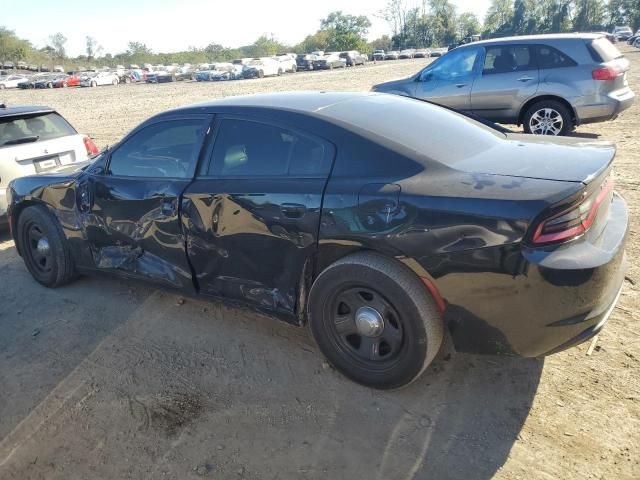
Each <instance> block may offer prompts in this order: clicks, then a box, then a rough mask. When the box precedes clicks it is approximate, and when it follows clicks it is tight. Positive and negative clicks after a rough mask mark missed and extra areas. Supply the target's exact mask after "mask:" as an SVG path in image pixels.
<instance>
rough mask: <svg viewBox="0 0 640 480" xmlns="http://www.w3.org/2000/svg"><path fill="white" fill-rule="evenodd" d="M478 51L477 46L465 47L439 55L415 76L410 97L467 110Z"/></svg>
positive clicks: (469, 105) (469, 107)
mask: <svg viewBox="0 0 640 480" xmlns="http://www.w3.org/2000/svg"><path fill="white" fill-rule="evenodd" d="M479 52H480V49H479V48H477V47H465V48H460V49H458V50H452V51H451V52H449V53H447V54H446V55H444V56H442V57H441V58H440V59H438V60H437V61H436V62H434V63H432V64H431V65H429V66H428V67H427V68H425V69H424V70H423V71H422V72H421V73H420V75H418V77H417V79H416V83H417V85H416V90H415V95H414V96H416V97H418V98H423V99H426V100H430V101H432V102H434V103H438V104H440V105H444V106H446V107H451V108H455V109H457V110H461V111H465V112H469V111H471V87H472V86H473V82H474V79H475V77H476V72H477V69H478V57H479Z"/></svg>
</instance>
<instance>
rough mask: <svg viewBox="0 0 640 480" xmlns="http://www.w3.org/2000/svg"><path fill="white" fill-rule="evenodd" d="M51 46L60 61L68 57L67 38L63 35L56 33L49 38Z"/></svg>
mask: <svg viewBox="0 0 640 480" xmlns="http://www.w3.org/2000/svg"><path fill="white" fill-rule="evenodd" d="M49 44H50V46H51V47H52V48H53V50H54V52H55V53H54V56H55V58H57V59H58V60H64V59H65V58H66V57H67V50H66V45H67V37H65V36H64V35H63V34H62V33H60V32H58V33H54V34H53V35H50V36H49Z"/></svg>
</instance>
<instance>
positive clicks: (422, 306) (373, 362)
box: [308, 252, 444, 389]
mask: <svg viewBox="0 0 640 480" xmlns="http://www.w3.org/2000/svg"><path fill="white" fill-rule="evenodd" d="M308 316H309V325H310V328H311V332H312V334H313V337H314V339H315V340H316V343H317V344H318V347H319V348H320V350H321V351H322V353H323V354H324V355H325V356H326V357H327V359H328V360H329V362H330V363H331V364H332V365H334V366H335V368H336V369H337V370H338V371H340V372H342V373H343V374H344V375H345V376H347V377H349V378H350V379H352V380H354V381H355V382H358V383H360V384H362V385H366V386H368V387H373V388H379V389H392V388H398V387H402V386H405V385H408V384H409V383H411V382H413V381H414V380H415V379H416V378H418V377H419V376H420V374H421V373H422V372H423V371H424V369H425V368H426V367H427V366H428V365H429V364H430V363H431V362H432V361H433V359H434V358H435V356H436V354H437V353H438V351H439V350H440V347H441V345H442V341H443V338H444V327H443V323H442V319H441V314H440V312H439V311H438V308H437V307H436V303H435V302H434V300H433V298H432V297H431V296H430V294H429V293H428V291H427V290H426V287H425V286H424V285H423V284H422V282H421V281H420V279H419V278H418V277H417V276H416V275H415V274H414V273H413V272H412V271H411V270H409V269H408V268H407V267H406V266H404V265H402V264H400V263H398V262H397V261H395V260H391V259H387V258H385V257H382V256H380V255H377V254H373V253H368V252H363V253H356V254H353V255H349V256H347V257H345V258H343V259H341V260H339V261H337V262H335V263H334V264H332V265H331V266H329V267H328V268H327V269H326V270H324V271H323V272H322V273H321V274H320V275H319V276H318V278H317V279H316V280H315V282H314V284H313V286H312V288H311V292H310V293H309V303H308ZM356 318H357V319H358V320H356Z"/></svg>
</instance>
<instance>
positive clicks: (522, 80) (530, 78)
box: [518, 77, 533, 82]
mask: <svg viewBox="0 0 640 480" xmlns="http://www.w3.org/2000/svg"><path fill="white" fill-rule="evenodd" d="M531 80H533V77H520V78H519V79H518V81H519V82H530V81H531Z"/></svg>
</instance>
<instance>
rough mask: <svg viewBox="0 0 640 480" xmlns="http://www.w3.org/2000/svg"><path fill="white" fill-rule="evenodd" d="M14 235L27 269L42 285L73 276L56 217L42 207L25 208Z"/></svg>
mask: <svg viewBox="0 0 640 480" xmlns="http://www.w3.org/2000/svg"><path fill="white" fill-rule="evenodd" d="M16 238H17V240H18V242H19V245H20V252H21V253H22V257H23V258H24V263H25V264H26V266H27V269H28V270H29V272H30V273H31V275H32V276H33V278H35V279H36V281H38V282H39V283H41V284H42V285H44V286H45V287H50V288H53V287H59V286H61V285H64V284H65V283H68V282H70V281H71V280H73V278H74V277H75V268H74V265H73V259H72V257H71V252H70V251H69V247H68V245H67V240H66V238H65V237H64V234H63V233H62V228H61V227H60V224H59V223H58V222H57V220H56V219H55V218H53V217H52V216H51V214H50V213H49V212H48V211H47V210H46V208H44V207H41V206H33V207H27V208H26V209H25V210H23V211H22V213H20V216H19V217H18V225H17V235H16Z"/></svg>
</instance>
